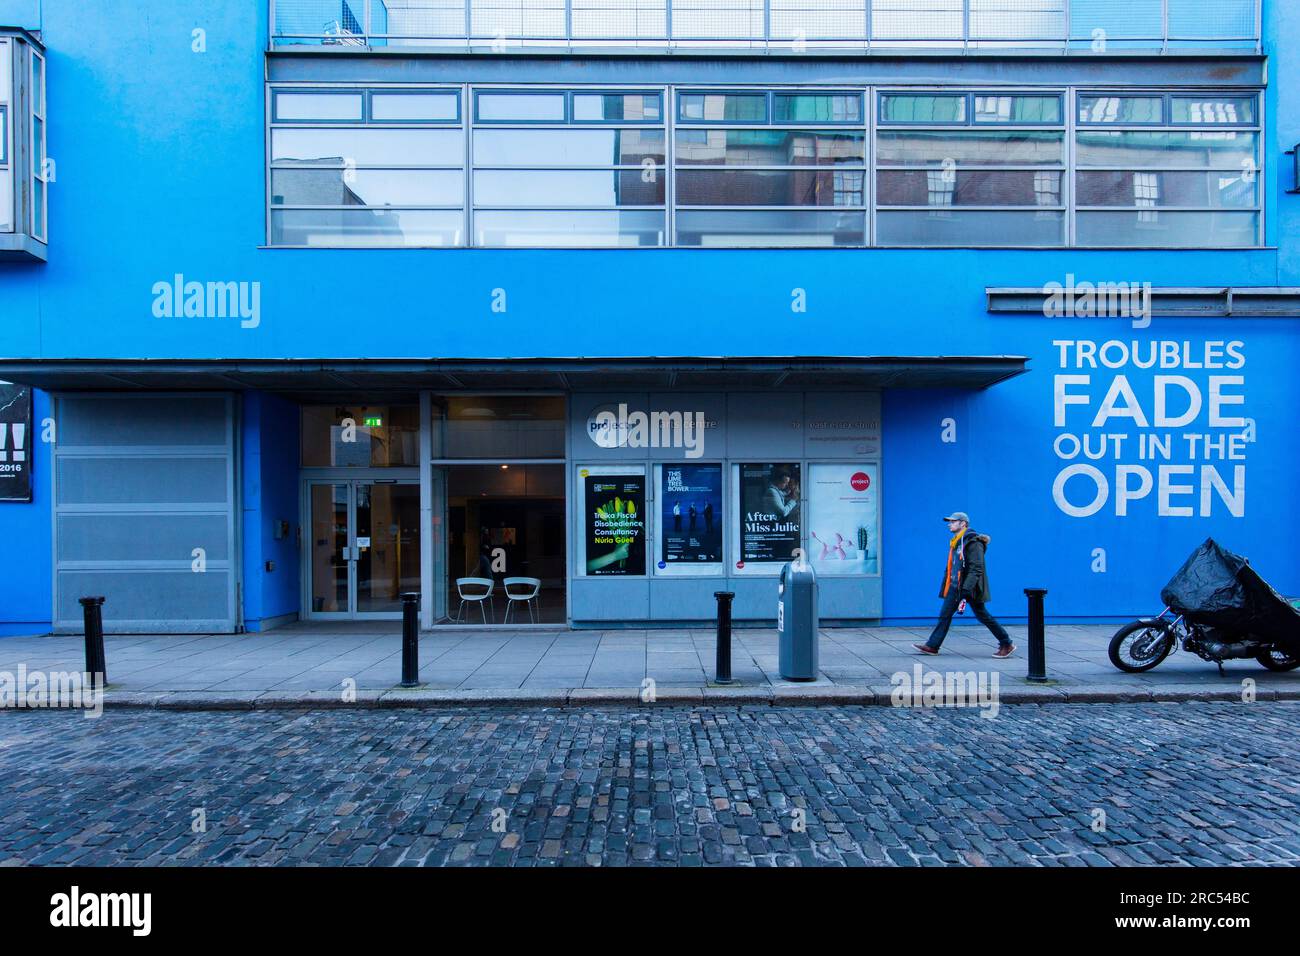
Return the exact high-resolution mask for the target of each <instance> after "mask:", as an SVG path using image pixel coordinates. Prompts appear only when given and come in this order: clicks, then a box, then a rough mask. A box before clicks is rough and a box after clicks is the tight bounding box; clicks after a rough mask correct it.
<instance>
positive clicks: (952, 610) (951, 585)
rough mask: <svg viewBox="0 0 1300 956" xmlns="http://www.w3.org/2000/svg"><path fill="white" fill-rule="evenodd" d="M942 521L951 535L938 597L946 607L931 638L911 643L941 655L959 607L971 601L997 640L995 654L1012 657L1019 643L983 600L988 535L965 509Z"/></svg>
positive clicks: (986, 593)
mask: <svg viewBox="0 0 1300 956" xmlns="http://www.w3.org/2000/svg"><path fill="white" fill-rule="evenodd" d="M943 520H944V521H946V522H948V533H949V534H950V535H951V536H952V537H951V539H950V540H949V542H948V566H947V568H946V569H945V570H944V574H943V587H942V589H940V591H939V597H941V598H943V610H941V611H940V612H939V623H938V624H936V625H935V626H934V631H932V632H931V634H930V639H929V640H928V641H926V642H925V643H924V644H913V645H912V646H913V647H915V648H916V649H917V650H918V651H920V652H921V653H922V654H938V653H939V647H940V646H941V645H942V644H943V639H944V638H945V637H946V636H947V635H948V627H949V625H951V624H952V616H953V615H954V614H956V613H957V608H958V606H962V607H963V609H964V606H965V605H966V604H968V603H969V604H970V606H971V610H973V611H974V612H975V617H976V619H977V620H978V621H979V622H980V623H981V624H983V625H984V626H985V627H987V628H988V629H989V630H990V631H992V632H993V636H994V637H996V638H997V639H998V649H997V650H996V651H994V652H993V656H994V657H999V658H1002V657H1010V656H1011V654H1012V653H1013V652H1014V651H1015V649H1016V645H1014V644H1012V643H1011V637H1010V635H1008V634H1007V632H1006V629H1005V628H1003V626H1002V625H1001V624H999V623H998V622H997V619H996V618H994V617H993V615H992V614H990V613H989V612H988V608H986V607H985V606H984V602H986V601H987V600H988V599H989V578H988V574H987V572H986V571H985V570H984V551H985V549H986V548H987V547H988V543H989V536H988V535H986V534H977V533H976V532H974V531H972V530H971V527H970V516H969V515H967V514H966V512H964V511H954V512H953V513H952V514H950V515H949V516H948V517H946V518H944V519H943Z"/></svg>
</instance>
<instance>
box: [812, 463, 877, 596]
mask: <svg viewBox="0 0 1300 956" xmlns="http://www.w3.org/2000/svg"><path fill="white" fill-rule="evenodd" d="M879 500H880V498H879V490H878V488H877V466H876V465H874V464H873V465H867V464H843V465H812V466H811V467H810V469H809V487H808V559H809V560H810V561H811V562H812V565H813V567H814V568H815V569H816V570H817V571H818V572H819V573H821V574H877V573H878V572H879V570H880V541H879V538H878V527H879V522H878V518H879V515H880V510H879Z"/></svg>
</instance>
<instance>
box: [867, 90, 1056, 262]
mask: <svg viewBox="0 0 1300 956" xmlns="http://www.w3.org/2000/svg"><path fill="white" fill-rule="evenodd" d="M971 100H972V101H973V104H974V106H973V111H972V114H971V116H970V117H969V119H968V118H967V114H966V111H965V109H966V102H967V98H966V97H965V96H943V95H940V96H934V95H915V94H884V95H882V97H881V107H882V116H881V119H880V123H881V126H882V127H883V128H882V129H880V131H879V132H878V133H877V146H876V151H877V166H878V167H879V168H878V170H877V173H876V205H877V209H878V210H879V212H878V213H877V216H876V241H877V242H878V243H879V244H881V245H919V246H927V245H933V246H951V245H1025V246H1044V245H1062V244H1064V242H1065V221H1066V213H1065V202H1064V196H1063V191H1062V188H1061V181H1062V178H1063V177H1064V175H1065V151H1064V139H1065V131H1064V129H1063V128H1061V129H1045V130H1017V129H997V128H996V125H997V124H1007V125H1014V124H1032V125H1042V126H1057V127H1063V126H1064V117H1063V116H1062V113H1061V105H1060V104H1061V100H1060V97H1058V96H1055V95H1050V96H1042V95H1028V94H1005V95H1003V94H999V95H992V94H988V95H985V94H977V95H973V96H972V97H971ZM891 123H893V124H897V125H896V127H895V128H890V124H891ZM900 127H905V128H900ZM975 127H980V128H978V129H977V128H975Z"/></svg>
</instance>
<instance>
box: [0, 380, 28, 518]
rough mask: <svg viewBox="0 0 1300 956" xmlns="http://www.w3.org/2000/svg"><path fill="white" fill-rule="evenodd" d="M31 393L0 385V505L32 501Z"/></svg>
mask: <svg viewBox="0 0 1300 956" xmlns="http://www.w3.org/2000/svg"><path fill="white" fill-rule="evenodd" d="M31 446H32V390H31V389H30V388H28V387H27V386H26V385H10V384H8V383H0V501H31V500H32V450H31Z"/></svg>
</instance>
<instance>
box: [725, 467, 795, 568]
mask: <svg viewBox="0 0 1300 956" xmlns="http://www.w3.org/2000/svg"><path fill="white" fill-rule="evenodd" d="M802 521H803V516H802V515H801V514H800V507H799V465H798V463H790V464H764V465H741V466H740V559H741V561H743V562H745V563H747V564H748V563H753V562H774V561H779V562H782V563H784V562H786V561H789V560H790V559H791V558H792V557H793V556H794V551H795V549H796V548H798V547H799V539H800V529H801V526H802Z"/></svg>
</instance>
